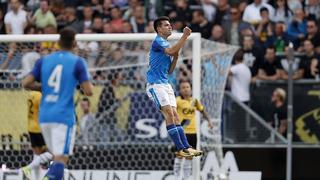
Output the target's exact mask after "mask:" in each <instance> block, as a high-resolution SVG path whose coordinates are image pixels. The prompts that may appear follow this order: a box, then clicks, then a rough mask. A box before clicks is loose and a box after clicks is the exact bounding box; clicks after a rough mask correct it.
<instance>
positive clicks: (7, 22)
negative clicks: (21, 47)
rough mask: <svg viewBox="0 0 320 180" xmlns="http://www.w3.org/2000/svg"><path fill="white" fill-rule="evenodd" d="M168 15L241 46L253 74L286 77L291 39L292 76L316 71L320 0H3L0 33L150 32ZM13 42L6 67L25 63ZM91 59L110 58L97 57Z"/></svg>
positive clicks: (3, 61) (179, 25)
mask: <svg viewBox="0 0 320 180" xmlns="http://www.w3.org/2000/svg"><path fill="white" fill-rule="evenodd" d="M163 15H166V16H169V17H170V18H171V20H172V25H173V29H174V30H175V31H177V32H181V30H182V29H183V27H185V26H189V27H190V28H191V29H192V31H193V32H200V33H201V35H202V37H203V38H205V39H209V40H213V41H216V42H221V43H227V44H232V45H237V46H241V47H242V49H243V51H244V64H246V65H247V66H248V67H249V68H250V70H251V73H252V80H253V81H254V80H256V79H261V80H278V79H287V78H288V74H287V71H288V62H287V56H286V55H288V52H287V51H288V48H287V46H288V44H289V42H292V43H293V45H294V49H295V52H296V55H297V56H296V58H295V59H294V71H295V74H294V79H303V78H306V79H310V78H311V79H314V78H318V77H317V74H318V71H319V64H320V63H318V61H319V56H318V53H320V33H319V28H318V25H319V21H320V3H319V0H269V1H268V0H253V1H246V0H81V1H80V0H51V1H47V0H24V1H23V0H20V1H19V0H11V1H10V0H2V1H1V2H0V33H1V34H55V33H57V32H58V31H59V30H60V29H61V28H64V27H70V28H73V29H75V30H76V31H77V32H78V33H86V34H89V33H151V32H154V31H153V24H152V21H153V20H154V19H156V18H157V17H159V16H163ZM16 46H17V45H16V44H11V45H10V46H9V47H7V50H8V53H7V55H2V57H0V65H1V69H20V68H24V66H28V65H25V64H24V60H23V59H22V60H21V61H19V60H17V62H12V59H14V58H13V57H14V53H16V52H15V49H16ZM99 47H100V44H98V43H97V42H90V43H79V44H78V48H79V49H82V50H90V51H91V52H95V51H97V50H98V49H99ZM35 48H41V50H43V49H48V50H49V51H50V50H52V49H57V48H58V46H57V44H55V43H42V44H41V45H40V46H39V47H35ZM146 48H147V47H146ZM113 50H115V51H118V52H119V53H117V52H116V53H114V55H112V56H113V58H115V59H116V58H119V57H118V56H122V54H123V53H124V52H123V51H125V50H124V49H121V48H119V47H114V48H113ZM35 51H39V50H36V49H35ZM30 56H33V57H34V58H33V59H37V58H38V57H39V55H38V54H31V55H30ZM18 59H20V58H18ZM28 59H30V58H28ZM28 61H30V60H28ZM31 64H32V63H31ZM89 64H90V66H91V67H92V66H103V65H107V64H108V63H107V62H106V61H99V60H95V61H94V62H92V63H90V62H89Z"/></svg>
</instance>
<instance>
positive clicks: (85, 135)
mask: <svg viewBox="0 0 320 180" xmlns="http://www.w3.org/2000/svg"><path fill="white" fill-rule="evenodd" d="M80 107H81V110H82V115H81V117H80V119H79V126H80V133H79V139H82V140H83V141H84V143H86V144H87V143H88V142H89V128H90V127H91V126H90V124H92V123H93V121H94V120H95V118H94V114H93V113H92V112H91V103H90V101H89V99H88V98H83V99H82V100H81V102H80Z"/></svg>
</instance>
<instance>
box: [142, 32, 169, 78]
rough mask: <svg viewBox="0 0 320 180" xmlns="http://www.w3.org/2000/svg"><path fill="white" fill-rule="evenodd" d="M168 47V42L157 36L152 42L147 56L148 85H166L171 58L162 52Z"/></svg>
mask: <svg viewBox="0 0 320 180" xmlns="http://www.w3.org/2000/svg"><path fill="white" fill-rule="evenodd" d="M169 46H170V44H169V42H168V41H167V40H166V39H164V38H162V37H161V36H159V35H157V37H156V38H155V39H154V40H153V42H152V45H151V48H150V54H149V56H150V57H149V70H148V72H147V82H148V83H150V84H168V83H169V81H168V71H169V68H170V65H171V57H170V56H169V55H168V54H166V53H165V52H164V50H165V48H168V47H169Z"/></svg>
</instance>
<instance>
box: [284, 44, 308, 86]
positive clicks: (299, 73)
mask: <svg viewBox="0 0 320 180" xmlns="http://www.w3.org/2000/svg"><path fill="white" fill-rule="evenodd" d="M289 53H290V52H289V47H285V56H284V57H283V58H281V59H280V65H281V66H280V74H281V78H282V79H284V80H288V78H289V75H288V73H289V60H288V59H289V57H290V54H289ZM300 61H301V57H298V56H294V59H293V65H292V71H293V76H292V79H302V78H303V69H301V67H299V64H300Z"/></svg>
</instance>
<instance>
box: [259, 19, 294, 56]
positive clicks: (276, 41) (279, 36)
mask: <svg viewBox="0 0 320 180" xmlns="http://www.w3.org/2000/svg"><path fill="white" fill-rule="evenodd" d="M285 26H286V25H285V24H284V23H283V22H277V23H276V24H275V31H274V33H273V32H270V34H269V36H268V39H267V42H266V43H265V45H266V47H268V46H274V47H275V48H276V52H284V51H285V47H286V46H287V45H288V44H289V39H290V38H289V36H288V34H287V33H286V32H285Z"/></svg>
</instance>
